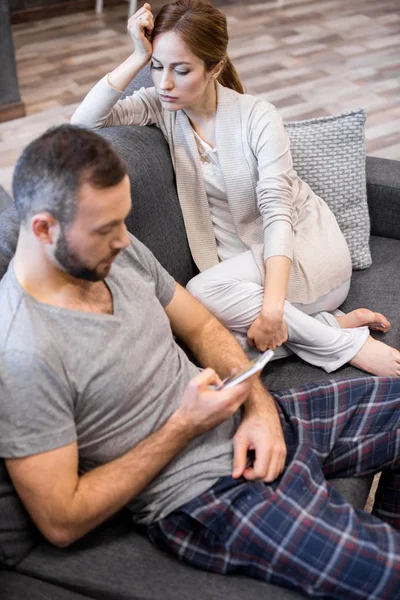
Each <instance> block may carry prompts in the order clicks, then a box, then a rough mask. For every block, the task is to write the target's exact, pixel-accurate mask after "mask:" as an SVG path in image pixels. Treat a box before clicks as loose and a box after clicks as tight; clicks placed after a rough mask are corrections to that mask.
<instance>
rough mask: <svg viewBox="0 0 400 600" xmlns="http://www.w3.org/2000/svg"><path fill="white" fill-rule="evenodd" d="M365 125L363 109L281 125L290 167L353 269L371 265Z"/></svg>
mask: <svg viewBox="0 0 400 600" xmlns="http://www.w3.org/2000/svg"><path fill="white" fill-rule="evenodd" d="M364 124H365V112H364V110H362V109H360V110H357V111H353V112H347V113H343V114H341V115H338V116H332V117H320V118H317V119H310V120H307V121H297V122H295V121H294V122H289V123H285V128H286V131H287V133H288V135H289V138H290V147H291V152H292V157H293V163H294V167H295V169H296V171H297V172H298V174H299V176H300V177H301V179H303V180H304V181H305V182H307V183H308V184H309V185H310V187H311V188H312V190H313V191H314V192H315V193H316V194H318V195H319V196H320V197H321V198H323V199H324V200H325V202H326V203H327V204H328V206H329V207H330V209H331V210H332V212H333V213H334V215H335V217H336V219H337V222H338V224H339V227H340V229H341V230H342V232H343V235H344V236H345V238H346V241H347V244H348V246H349V250H350V254H351V259H352V265H353V269H365V268H367V267H369V266H370V264H371V254H370V250H369V236H370V222H369V213H368V204H367V190H366V177H365V138H364Z"/></svg>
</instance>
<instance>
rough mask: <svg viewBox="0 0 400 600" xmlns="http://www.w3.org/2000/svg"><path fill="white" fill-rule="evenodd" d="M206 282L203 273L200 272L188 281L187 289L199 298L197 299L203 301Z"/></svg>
mask: <svg viewBox="0 0 400 600" xmlns="http://www.w3.org/2000/svg"><path fill="white" fill-rule="evenodd" d="M204 284H205V282H204V277H203V273H199V275H196V276H195V277H193V278H192V279H190V281H188V283H187V284H186V289H187V291H188V292H189V294H192V296H194V297H195V298H197V300H200V301H201V300H202V298H203V296H204V293H205V285H204Z"/></svg>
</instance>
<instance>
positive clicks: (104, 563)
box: [18, 519, 304, 600]
mask: <svg viewBox="0 0 400 600" xmlns="http://www.w3.org/2000/svg"><path fill="white" fill-rule="evenodd" d="M18 572H19V573H22V574H24V575H28V576H32V577H35V578H38V579H42V580H45V581H48V582H49V583H53V584H56V585H60V586H61V587H65V588H68V589H71V590H73V591H75V592H77V593H81V594H84V595H87V596H89V597H90V598H97V599H99V600H177V599H179V600H193V598H201V600H220V599H221V598H224V597H226V596H228V597H229V598H230V599H231V600H235V599H237V600H239V599H240V600H243V598H246V600H259V599H260V598H263V600H301V599H303V598H304V596H303V595H302V594H300V593H298V592H294V591H290V590H284V589H281V588H277V587H275V586H272V585H268V584H266V583H263V582H260V581H256V580H252V579H249V578H247V577H239V576H233V575H232V576H221V575H215V574H213V573H207V572H205V571H199V570H197V569H194V568H193V567H190V566H188V565H184V564H182V563H180V562H179V561H178V560H177V559H176V558H175V557H173V556H169V555H168V554H165V553H163V552H161V551H160V550H158V549H157V548H155V547H154V546H153V545H152V544H151V543H150V542H149V540H148V539H147V538H146V537H145V536H143V535H142V534H140V533H138V531H136V530H135V529H134V528H133V526H132V524H131V521H130V520H128V519H126V520H125V522H124V521H123V520H121V522H120V523H118V524H115V523H111V524H105V525H103V526H102V527H100V528H98V529H97V530H96V531H93V532H92V533H91V534H89V535H87V536H86V537H85V538H83V539H82V540H80V541H78V542H76V543H75V544H73V545H72V546H70V547H69V548H68V549H60V548H55V547H53V546H51V545H50V544H48V543H46V542H43V543H42V544H40V545H39V546H37V547H36V548H35V549H34V550H33V552H31V554H30V555H29V556H28V557H27V558H26V559H25V560H24V561H22V563H20V564H19V566H18Z"/></svg>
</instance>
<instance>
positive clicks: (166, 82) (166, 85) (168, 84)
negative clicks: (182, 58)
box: [160, 73, 174, 90]
mask: <svg viewBox="0 0 400 600" xmlns="http://www.w3.org/2000/svg"><path fill="white" fill-rule="evenodd" d="M173 87H174V83H173V81H172V77H171V75H170V74H169V73H165V75H163V77H162V79H161V83H160V88H161V89H162V90H171V89H172V88H173Z"/></svg>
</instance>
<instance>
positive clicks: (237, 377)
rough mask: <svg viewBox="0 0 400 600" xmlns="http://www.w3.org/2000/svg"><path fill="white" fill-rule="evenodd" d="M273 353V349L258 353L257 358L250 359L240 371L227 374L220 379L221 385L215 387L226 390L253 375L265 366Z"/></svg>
mask: <svg viewBox="0 0 400 600" xmlns="http://www.w3.org/2000/svg"><path fill="white" fill-rule="evenodd" d="M273 355H274V352H273V350H267V351H266V352H263V354H260V356H259V357H258V358H255V359H254V360H252V361H251V362H250V363H249V364H248V365H246V366H245V367H244V368H243V369H240V371H238V372H237V373H235V374H234V375H229V377H226V378H225V379H224V380H223V381H222V383H221V385H219V386H218V387H217V389H218V390H222V389H224V390H226V389H227V388H231V387H233V386H234V385H237V384H238V383H241V382H242V381H244V380H245V379H247V378H248V377H251V376H252V375H254V373H258V372H259V371H262V369H263V368H264V367H265V365H266V364H267V362H269V361H270V360H271V358H272V357H273Z"/></svg>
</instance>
